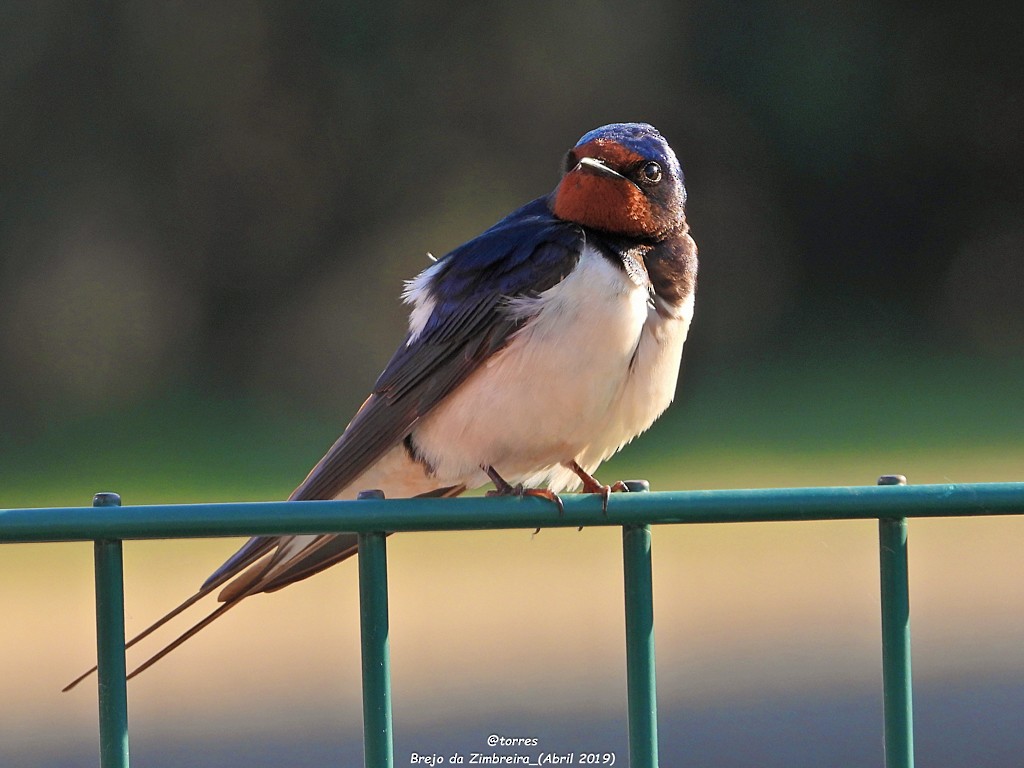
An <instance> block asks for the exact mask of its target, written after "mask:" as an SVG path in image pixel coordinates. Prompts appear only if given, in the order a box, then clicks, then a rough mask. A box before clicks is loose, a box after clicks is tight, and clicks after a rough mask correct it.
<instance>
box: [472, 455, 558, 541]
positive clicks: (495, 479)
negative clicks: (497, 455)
mask: <svg viewBox="0 0 1024 768" xmlns="http://www.w3.org/2000/svg"><path fill="white" fill-rule="evenodd" d="M480 469H482V470H483V471H484V472H486V473H487V476H488V477H489V478H491V482H492V483H494V488H495V490H493V491H488V492H487V495H488V496H519V497H520V498H522V497H523V496H539V497H540V498H542V499H547V500H548V501H553V502H554V503H555V506H557V507H558V516H559V517H562V516H563V515H565V507H564V506H562V500H561V499H560V498H559V496H558V494H557V493H554V492H553V491H549V490H548V489H547V488H523V484H522V483H519V484H518V485H515V486H512V485H509V483H508V481H507V480H505V478H503V477H502V476H501V475H499V474H498V473H497V471H496V470H495V469H494V467H490V466H485V465H480ZM537 530H538V531H539V530H540V529H539V528H538V529H537Z"/></svg>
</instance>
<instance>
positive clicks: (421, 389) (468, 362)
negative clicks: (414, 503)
mask: <svg viewBox="0 0 1024 768" xmlns="http://www.w3.org/2000/svg"><path fill="white" fill-rule="evenodd" d="M583 238H584V236H583V232H582V230H580V229H579V227H577V226H575V225H573V224H569V223H566V222H563V221H560V220H558V219H556V218H554V217H553V216H552V215H551V214H550V213H549V212H548V209H547V205H546V202H545V200H544V199H543V198H541V199H539V200H535V201H534V202H533V203H530V204H529V205H527V206H524V207H523V208H521V209H520V210H518V211H516V212H515V213H513V214H511V215H510V216H508V217H507V218H506V219H504V220H503V221H501V222H499V223H498V224H496V225H495V226H494V227H492V228H491V229H489V230H487V231H486V232H484V233H483V234H482V235H480V236H479V237H477V238H475V239H474V240H471V241H469V242H468V243H466V244H465V245H463V246H461V247H459V248H457V249H456V250H454V251H452V252H451V253H449V254H448V255H447V256H445V257H444V259H442V260H441V261H440V262H438V265H436V266H437V271H436V274H435V275H434V277H433V278H432V280H431V282H430V283H429V284H428V285H429V291H430V296H431V298H432V299H433V301H434V302H435V307H434V310H433V313H432V314H431V316H430V317H429V318H428V320H427V322H426V323H425V325H424V327H423V329H422V331H421V332H420V333H418V334H417V335H416V336H415V337H414V336H412V335H410V336H409V337H407V338H406V341H405V343H404V344H403V345H402V346H401V347H400V348H399V349H398V351H397V352H396V353H395V355H394V356H393V357H392V358H391V361H390V362H389V363H388V365H387V367H386V368H385V369H384V372H383V373H382V374H381V375H380V378H378V380H377V383H376V385H375V387H374V391H373V394H372V395H371V396H370V397H369V399H367V401H366V403H364V405H363V407H362V408H361V409H360V410H359V412H358V413H357V414H356V416H355V418H353V419H352V422H351V423H350V424H349V425H348V427H347V428H346V429H345V431H344V433H343V434H342V435H341V437H340V438H338V440H337V442H335V443H334V445H333V446H332V447H331V449H330V450H329V451H328V452H327V454H326V455H325V456H324V457H323V459H321V460H320V462H319V463H318V464H317V465H316V466H315V467H314V468H313V470H312V471H311V472H310V473H309V476H308V477H307V478H306V479H305V481H304V482H303V483H302V485H300V486H299V487H298V488H297V489H296V490H295V492H294V493H293V494H292V496H291V498H292V500H303V499H330V498H334V497H335V496H337V495H338V494H339V493H340V492H341V491H343V490H344V489H345V488H346V487H347V486H348V485H349V484H350V483H351V482H352V481H354V480H355V479H356V478H357V477H359V475H360V474H362V473H363V472H365V471H366V470H367V469H368V468H369V467H370V466H371V465H372V464H373V463H374V462H375V461H376V460H377V459H378V458H380V457H381V456H382V455H383V454H384V453H385V452H387V451H388V450H389V449H390V448H391V447H392V446H394V445H396V444H397V443H398V442H399V441H401V440H403V439H404V438H405V437H406V436H407V435H408V434H409V433H410V432H411V431H412V429H413V427H414V426H415V424H416V422H417V421H419V420H420V419H421V418H423V417H424V416H425V415H426V414H427V413H429V412H430V410H431V409H432V408H434V406H436V405H437V404H438V403H439V402H440V401H441V400H442V399H443V398H444V397H446V396H447V395H448V394H450V393H451V392H452V391H453V390H454V389H455V388H456V387H458V386H459V385H460V384H461V383H462V382H463V381H465V380H466V378H467V377H468V376H469V375H470V374H471V373H473V371H475V370H476V369H477V368H478V367H479V366H480V365H481V364H482V363H483V362H484V361H486V360H487V359H488V358H489V357H491V355H493V354H494V353H495V352H497V351H498V350H500V349H502V348H503V347H504V346H505V345H506V344H507V343H508V341H509V339H510V338H511V336H512V334H513V333H514V332H515V331H516V329H517V328H519V327H520V326H521V325H522V324H523V322H525V318H523V317H521V316H516V315H514V314H512V313H510V312H508V311H507V310H506V305H507V302H508V301H509V300H510V299H513V298H517V297H520V296H525V295H536V294H538V293H541V292H542V291H545V290H547V289H548V288H550V287H552V286H553V285H555V284H557V283H558V282H559V281H561V280H562V279H563V278H564V277H565V276H566V275H567V274H568V273H569V272H570V271H571V270H572V268H573V267H574V266H575V265H576V263H577V261H578V260H579V257H580V254H581V253H582V251H583V245H584V239H583Z"/></svg>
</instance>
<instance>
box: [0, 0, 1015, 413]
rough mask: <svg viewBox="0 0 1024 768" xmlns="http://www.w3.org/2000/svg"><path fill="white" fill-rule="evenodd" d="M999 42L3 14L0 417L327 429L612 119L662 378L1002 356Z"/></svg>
mask: <svg viewBox="0 0 1024 768" xmlns="http://www.w3.org/2000/svg"><path fill="white" fill-rule="evenodd" d="M1021 29H1022V17H1021V11H1020V10H1019V5H1018V4H1015V5H1013V6H1010V5H1006V6H1005V7H1001V6H998V5H983V4H978V5H972V4H963V3H928V4H921V3H909V2H900V3H893V2H879V1H871V2H859V3H835V4H833V3H812V2H783V3H775V4H762V3H744V2H690V3H679V2H675V1H674V0H664V1H663V2H642V3H636V4H630V5H626V4H620V3H543V2H477V3H455V4H432V3H431V4H428V3H416V2H397V3H381V2H378V1H377V0H372V1H370V0H358V1H355V0H350V1H348V2H331V3H327V2H321V3H317V2H279V1H278V2H270V1H268V2H209V3H194V4H186V3H149V2H132V3H116V2H88V1H85V0H77V1H76V2H70V1H67V0H65V1H62V0H42V1H40V2H13V3H10V2H8V3H4V4H3V5H2V6H0V50H2V51H3V54H2V56H0V136H2V147H3V149H2V152H0V420H2V422H3V423H5V424H9V425H13V426H11V427H10V429H11V430H13V431H14V432H17V431H19V430H20V429H27V430H31V429H32V428H34V426H35V425H38V424H39V423H41V422H45V421H49V420H53V419H59V418H63V417H64V416H67V415H73V414H75V413H78V412H82V411H95V410H101V409H105V408H112V407H117V406H121V405H123V404H125V403H132V402H144V401H146V400H149V399H152V398H156V397H159V396H161V395H162V394H164V393H167V392H172V391H178V390H182V389H192V390H197V389H198V390H200V391H204V392H210V393H214V394H217V393H220V394H223V393H231V394H242V395H245V396H268V397H274V398H284V399H285V400H287V401H290V402H295V403H304V404H308V405H311V406H315V407H320V406H324V407H331V408H334V407H340V406H341V405H344V406H346V408H347V407H348V406H349V405H350V404H351V403H353V402H358V400H359V397H360V395H361V394H363V393H364V391H365V389H366V387H367V386H368V385H369V384H370V383H371V382H372V380H373V378H374V376H375V374H376V373H377V371H378V370H379V369H380V367H381V366H382V365H383V363H384V362H385V361H386V359H387V357H388V356H389V355H390V352H391V351H392V349H393V348H394V346H395V345H396V343H397V342H398V340H399V339H400V338H401V335H402V332H403V328H404V323H405V313H404V311H403V310H402V308H401V307H400V305H399V299H398V297H399V293H400V291H401V281H402V280H403V279H407V278H409V277H412V276H413V275H414V274H415V273H416V272H418V271H419V270H420V269H421V268H423V267H424V266H426V265H427V263H428V262H427V260H426V256H425V254H426V252H428V251H430V252H433V253H435V254H441V253H444V252H446V251H447V250H449V249H451V248H452V247H454V246H455V245H457V244H459V243H460V242H463V241H464V240H465V239H467V238H469V237H471V236H473V235H474V234H476V233H477V232H479V231H480V230H482V229H483V228H485V227H486V226H488V225H490V224H491V223H493V221H495V220H496V219H497V218H499V217H500V216H502V215H503V214H504V213H506V212H507V211H509V210H511V209H512V208H513V207H515V206H518V205H520V204H521V203H523V202H525V201H527V200H529V199H531V198H533V197H536V196H539V195H541V194H544V193H545V192H547V191H548V190H549V189H550V188H551V187H552V186H553V185H554V183H555V181H556V179H557V174H558V168H559V161H560V159H561V155H562V153H564V151H565V150H566V149H567V148H568V147H570V146H571V145H572V144H573V143H574V142H575V141H576V139H577V138H578V137H579V136H580V135H581V134H583V133H584V132H585V131H587V130H589V129H591V128H594V127H596V126H597V125H600V124H603V123H607V122H613V121H623V120H645V121H649V122H651V123H653V124H655V125H656V126H657V127H658V128H659V129H660V130H661V131H662V133H664V134H665V135H666V137H667V138H668V139H669V140H670V142H671V143H672V144H673V146H674V147H675V149H676V150H677V152H678V154H679V156H680V159H681V161H682V164H683V167H684V169H685V171H686V174H687V182H688V188H689V193H690V204H689V217H690V220H691V225H692V227H693V229H694V232H695V236H696V239H697V241H698V243H699V245H700V248H701V280H700V291H699V292H698V314H697V320H696V324H695V327H694V333H693V336H692V339H691V342H690V349H689V350H688V356H689V358H688V370H689V371H696V370H699V369H700V367H701V366H698V365H697V364H696V363H695V362H694V360H695V359H699V360H701V365H702V366H703V365H706V366H713V365H714V364H715V362H716V361H719V362H721V363H723V364H727V362H728V361H730V360H739V359H750V358H751V357H756V358H758V359H766V360H771V359H772V358H773V357H775V356H777V355H782V354H793V353H800V352H801V351H802V350H803V351H806V353H807V354H813V355H823V356H825V357H827V356H828V355H839V354H842V350H844V349H846V348H848V347H850V346H858V345H877V346H879V347H884V348H889V349H901V348H912V349H925V350H932V351H938V352H942V353H945V352H949V353H950V354H964V355H990V356H991V355H994V356H1004V355H1012V356H1020V355H1021V349H1022V346H1021V343H1020V341H1021V338H1024V301H1022V296H1024V260H1022V253H1024V225H1022V219H1021V214H1022V212H1024V185H1022V178H1024V141H1022V140H1021V139H1022V132H1021V126H1024V104H1022V101H1021V98H1020V96H1021V74H1022V72H1024V68H1022V48H1024V46H1022V37H1021ZM688 375H689V374H688Z"/></svg>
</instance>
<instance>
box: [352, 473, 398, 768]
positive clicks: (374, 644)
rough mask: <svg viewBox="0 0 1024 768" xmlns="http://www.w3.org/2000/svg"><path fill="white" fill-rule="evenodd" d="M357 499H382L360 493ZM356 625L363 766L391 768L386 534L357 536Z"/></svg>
mask: <svg viewBox="0 0 1024 768" xmlns="http://www.w3.org/2000/svg"><path fill="white" fill-rule="evenodd" d="M359 498H360V499H366V498H384V494H383V493H381V492H380V491H364V492H362V493H360V494H359ZM359 622H360V629H361V633H362V657H363V765H364V766H366V768H393V766H394V764H395V755H394V738H393V735H392V727H391V651H390V643H389V640H388V554H387V534H385V533H383V532H380V531H375V532H372V533H360V534H359Z"/></svg>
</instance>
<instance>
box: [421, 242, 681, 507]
mask: <svg viewBox="0 0 1024 768" xmlns="http://www.w3.org/2000/svg"><path fill="white" fill-rule="evenodd" d="M692 308H693V305H692V301H690V302H689V303H688V305H687V306H686V307H684V308H683V309H682V310H681V311H680V315H679V317H677V318H670V319H665V318H662V317H659V316H658V315H657V313H655V312H654V310H653V309H651V308H650V307H649V305H648V291H647V289H646V288H645V287H641V286H638V285H636V284H635V283H634V282H633V281H631V280H630V279H629V277H627V275H626V274H625V272H624V271H623V270H622V269H621V268H619V267H618V266H617V265H615V264H612V263H611V262H610V261H609V260H608V259H607V258H606V257H604V256H602V255H601V254H599V253H597V252H595V251H593V250H591V249H589V248H588V249H586V250H585V251H584V253H583V255H582V256H581V258H580V263H579V265H578V267H577V268H576V269H575V270H574V271H573V272H572V273H571V274H570V275H569V276H568V277H567V278H566V279H565V280H563V281H562V282H561V283H559V284H558V285H556V286H554V287H553V288H551V289H550V290H548V291H546V292H545V293H543V294H542V295H541V296H539V297H537V298H531V299H520V300H517V302H516V303H515V304H514V306H513V311H518V312H522V313H523V314H524V315H527V316H532V319H531V320H530V321H529V322H528V323H527V324H526V325H524V326H523V328H522V329H521V330H520V331H518V332H517V334H516V335H515V337H514V338H513V339H512V341H511V342H510V343H509V345H508V346H507V347H506V348H505V349H504V350H502V351H501V352H499V353H498V354H496V355H494V356H493V357H492V358H491V359H490V360H489V361H487V362H486V363H485V364H484V365H483V366H481V368H480V369H479V370H477V371H476V372H474V374H473V375H472V376H470V377H469V378H468V379H467V380H466V381H465V382H464V383H463V384H462V386H460V387H459V388H458V389H457V390H456V391H455V392H453V393H452V394H451V395H449V396H448V397H447V398H446V399H445V400H444V401H443V402H442V403H441V404H440V405H439V406H437V407H436V408H435V409H434V410H433V411H432V412H431V413H430V414H429V415H428V416H427V417H426V418H424V419H423V420H422V421H421V422H420V423H419V424H418V425H417V427H416V429H415V430H414V431H413V440H414V442H415V444H416V446H417V449H418V451H419V453H420V454H421V455H422V456H423V458H424V459H425V460H426V461H427V462H428V463H429V464H430V465H431V466H432V467H434V469H435V470H436V471H435V476H436V478H437V480H438V481H439V484H442V485H448V484H455V483H466V484H467V485H468V486H469V487H474V486H479V485H482V484H484V483H485V482H486V481H487V478H486V476H485V475H484V474H483V472H482V471H481V470H480V466H481V465H487V466H491V467H493V468H494V469H495V470H496V471H497V472H498V473H499V474H500V475H501V476H502V477H504V478H505V479H506V480H508V481H509V482H510V483H517V482H524V483H526V484H528V485H540V484H548V485H549V487H551V489H552V490H554V491H556V492H557V491H560V490H563V489H567V488H573V487H576V486H578V485H579V481H578V478H577V477H576V476H575V475H574V474H573V473H572V472H570V471H569V470H567V469H565V467H564V464H565V463H567V462H570V461H573V460H576V461H578V462H579V463H580V464H581V465H582V466H583V467H584V468H585V469H588V470H593V469H595V468H596V467H597V465H598V464H599V463H600V462H601V461H602V460H604V459H605V458H607V457H608V456H610V455H611V454H612V453H614V452H615V451H616V450H618V449H619V448H620V447H621V446H622V445H623V444H625V443H626V442H628V441H629V440H631V439H632V438H634V437H635V436H636V435H638V434H639V433H640V432H642V431H643V430H645V429H647V427H649V426H650V425H651V424H652V423H653V421H654V419H656V418H657V417H658V415H659V414H661V412H662V411H664V410H665V408H666V407H668V404H669V403H670V402H671V400H672V396H673V394H674V391H675V385H676V378H677V375H678V372H679V360H680V355H681V353H682V345H683V341H684V340H685V338H686V332H687V328H688V326H689V322H690V317H691V315H692ZM631 362H632V365H631Z"/></svg>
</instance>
